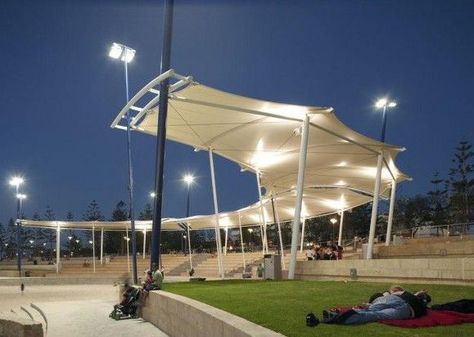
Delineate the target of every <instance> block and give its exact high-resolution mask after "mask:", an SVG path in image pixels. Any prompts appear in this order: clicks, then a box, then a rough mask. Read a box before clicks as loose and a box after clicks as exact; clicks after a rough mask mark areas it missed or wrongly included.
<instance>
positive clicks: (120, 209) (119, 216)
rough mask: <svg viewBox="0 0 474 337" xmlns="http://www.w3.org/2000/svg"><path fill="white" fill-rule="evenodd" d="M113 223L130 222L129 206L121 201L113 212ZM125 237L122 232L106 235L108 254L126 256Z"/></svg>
mask: <svg viewBox="0 0 474 337" xmlns="http://www.w3.org/2000/svg"><path fill="white" fill-rule="evenodd" d="M110 220H111V221H127V220H128V211H127V204H126V203H125V202H123V201H122V200H120V201H119V202H118V203H117V204H116V205H115V208H114V210H113V211H112V217H111V218H110ZM124 237H125V231H120V232H116V231H114V232H108V233H107V234H106V235H105V240H104V241H105V246H106V247H107V251H108V252H113V253H120V254H122V255H123V254H125V248H126V246H125V245H126V241H125V240H124V239H123V238H124Z"/></svg>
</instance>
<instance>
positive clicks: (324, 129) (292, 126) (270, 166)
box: [22, 72, 410, 230]
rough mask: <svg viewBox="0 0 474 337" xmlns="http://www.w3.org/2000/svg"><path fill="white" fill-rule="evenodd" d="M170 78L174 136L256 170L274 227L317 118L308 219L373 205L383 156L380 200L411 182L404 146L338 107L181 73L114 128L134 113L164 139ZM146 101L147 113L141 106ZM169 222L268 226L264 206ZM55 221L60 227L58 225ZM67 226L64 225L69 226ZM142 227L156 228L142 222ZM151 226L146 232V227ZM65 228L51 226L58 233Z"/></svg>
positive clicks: (166, 222)
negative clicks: (230, 87) (162, 114)
mask: <svg viewBox="0 0 474 337" xmlns="http://www.w3.org/2000/svg"><path fill="white" fill-rule="evenodd" d="M166 77H172V78H175V79H178V80H179V81H178V82H176V83H175V84H173V85H171V87H170V94H169V109H168V119H167V138H168V139H170V140H173V141H176V142H179V143H183V144H187V145H189V146H192V147H194V148H195V149H197V150H211V151H212V152H213V153H216V154H218V155H220V156H222V157H225V158H227V159H229V160H231V161H233V162H235V163H237V164H238V165H240V166H241V167H242V169H245V170H249V171H254V172H256V173H258V174H259V176H260V178H261V185H262V187H264V188H265V191H266V193H265V195H264V196H263V198H262V203H263V206H264V207H263V208H264V218H265V222H266V223H273V222H274V219H273V212H272V208H271V199H272V198H273V199H274V200H275V202H276V205H277V206H278V207H277V208H276V211H277V213H278V215H279V219H280V221H289V220H291V219H292V218H293V216H294V210H295V197H296V193H295V186H296V183H297V173H298V157H299V152H300V133H301V127H302V124H303V121H304V118H305V116H306V115H308V116H309V118H310V128H309V142H308V150H307V160H306V170H305V176H304V195H303V207H302V214H301V217H302V218H312V217H317V216H321V215H325V214H331V213H336V212H339V211H343V210H348V209H351V208H353V207H356V206H359V205H362V204H364V203H368V202H370V201H372V196H373V191H374V186H375V175H376V171H377V156H378V155H379V154H382V155H383V162H384V165H383V168H382V174H381V185H380V186H381V187H380V195H381V196H383V197H385V198H387V197H388V194H389V190H390V188H391V186H392V181H395V182H396V183H399V182H402V181H404V180H407V179H410V178H409V177H408V176H407V175H405V174H404V173H402V172H401V171H400V170H398V168H397V167H396V166H395V158H396V156H397V155H398V153H399V152H401V151H403V150H404V148H401V147H397V146H393V145H390V144H386V143H382V142H379V141H377V140H374V139H371V138H368V137H366V136H363V135H361V134H359V133H357V132H355V131H354V130H352V129H350V128H349V127H347V126H346V125H344V124H343V123H342V122H341V121H340V120H339V119H338V118H337V117H336V115H335V113H334V110H333V109H332V108H322V107H312V106H300V105H291V104H282V103H274V102H268V101H262V100H258V99H254V98H248V97H243V96H238V95H234V94H230V93H227V92H223V91H220V90H216V89H213V88H210V87H207V86H205V85H202V84H199V83H197V82H194V81H193V80H192V78H191V77H183V76H180V75H177V74H175V73H174V72H167V73H165V74H161V75H160V76H158V77H157V78H155V79H154V80H152V81H151V82H150V83H149V84H147V85H146V86H145V87H144V88H143V89H141V90H140V91H139V92H138V93H137V94H136V95H135V96H134V97H133V98H132V99H131V100H130V101H129V102H128V104H127V105H126V106H125V107H124V108H123V109H122V111H121V112H120V113H119V115H118V116H117V117H116V118H115V120H114V122H113V123H112V127H115V128H120V129H124V126H123V125H121V123H122V121H124V120H125V119H124V118H125V115H126V113H127V111H132V112H134V113H135V116H134V117H133V118H132V123H131V125H132V128H133V129H134V130H135V131H138V132H143V133H147V134H151V135H156V134H157V121H158V114H159V111H158V108H157V106H156V105H157V103H158V98H159V91H158V90H157V89H156V88H157V86H158V85H159V83H160V82H161V81H162V80H163V79H164V78H166ZM140 103H142V104H143V107H139V106H138V104H140ZM218 217H219V219H217V220H216V217H215V215H204V216H192V217H189V218H186V219H174V218H167V219H163V227H162V228H163V229H164V230H174V229H179V228H180V227H179V226H178V223H188V224H189V225H190V226H191V228H192V229H206V228H215V225H216V222H217V221H218V224H219V226H221V227H237V226H239V218H240V222H241V224H242V225H243V226H248V225H255V224H261V223H262V222H263V221H262V219H261V218H262V216H261V212H260V203H258V202H257V203H255V204H253V205H250V206H248V207H246V208H243V209H240V210H235V211H232V212H223V213H220V214H219V216H218ZM40 223H42V225H45V226H48V225H47V224H48V223H49V222H47V221H46V222H45V221H41V222H35V221H30V220H22V224H24V225H26V226H36V225H40ZM53 223H54V224H53ZM61 223H63V224H64V225H61ZM127 223H129V222H127V221H125V222H123V223H115V224H116V225H113V224H114V223H113V222H101V224H103V226H102V225H101V224H99V223H97V222H71V223H69V225H68V223H66V222H59V226H60V227H63V226H64V228H66V227H67V228H69V227H74V228H84V229H85V228H89V229H90V228H92V226H93V225H94V224H96V225H97V226H96V227H97V228H98V227H104V228H109V229H110V230H112V229H113V228H116V229H117V230H123V228H124V227H125V226H127ZM136 224H137V229H143V228H145V227H148V226H149V224H150V222H140V221H136ZM142 225H143V226H144V227H143V228H142V227H141V226H142ZM56 226H58V222H55V221H53V222H51V227H56Z"/></svg>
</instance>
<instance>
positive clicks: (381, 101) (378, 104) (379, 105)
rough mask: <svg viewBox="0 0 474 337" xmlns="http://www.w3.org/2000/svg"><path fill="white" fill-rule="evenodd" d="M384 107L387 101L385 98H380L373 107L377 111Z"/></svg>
mask: <svg viewBox="0 0 474 337" xmlns="http://www.w3.org/2000/svg"><path fill="white" fill-rule="evenodd" d="M384 106H387V99H386V98H381V99H379V100H378V101H377V102H375V107H376V108H377V109H380V108H383V107H384Z"/></svg>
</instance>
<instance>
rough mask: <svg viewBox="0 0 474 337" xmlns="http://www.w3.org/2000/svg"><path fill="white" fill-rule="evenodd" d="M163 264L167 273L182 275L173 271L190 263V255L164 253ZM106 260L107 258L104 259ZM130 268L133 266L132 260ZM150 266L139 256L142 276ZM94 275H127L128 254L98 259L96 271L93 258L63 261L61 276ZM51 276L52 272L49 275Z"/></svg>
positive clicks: (140, 274) (139, 270) (139, 269)
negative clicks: (108, 260) (102, 262)
mask: <svg viewBox="0 0 474 337" xmlns="http://www.w3.org/2000/svg"><path fill="white" fill-rule="evenodd" d="M162 259H163V262H162V265H163V266H164V269H165V273H168V275H180V274H176V273H173V272H172V271H173V270H174V269H176V268H178V267H179V266H181V265H189V262H188V261H189V257H187V256H184V255H166V254H164V255H162ZM104 260H105V259H104ZM104 262H105V261H104ZM130 268H132V265H131V261H130ZM149 268H150V259H149V258H146V259H143V258H142V257H140V256H139V257H138V258H137V269H138V275H139V277H141V276H142V275H143V273H144V272H145V270H146V269H149ZM84 275H88V276H94V277H108V278H110V277H122V276H123V277H127V276H129V273H128V263H127V257H126V256H115V257H113V258H111V259H110V262H108V263H104V264H100V261H99V260H96V271H95V273H94V267H93V263H92V260H91V259H87V258H77V259H71V260H63V261H62V269H61V273H60V276H61V277H77V276H84ZM49 276H51V274H50V275H49Z"/></svg>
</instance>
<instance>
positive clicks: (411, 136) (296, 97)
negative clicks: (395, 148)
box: [0, 0, 474, 222]
mask: <svg viewBox="0 0 474 337" xmlns="http://www.w3.org/2000/svg"><path fill="white" fill-rule="evenodd" d="M175 3H176V5H175V16H174V23H175V25H174V34H173V50H172V66H173V67H174V68H175V69H176V70H177V71H178V72H179V73H181V74H185V75H186V74H191V75H193V76H194V78H195V79H196V80H197V81H199V82H201V83H203V84H206V85H209V86H213V87H215V88H218V89H222V90H227V91H230V92H233V93H236V94H240V95H245V96H252V97H257V98H261V99H266V100H273V101H278V102H289V103H299V104H305V105H319V106H332V107H334V108H335V109H336V114H337V115H338V117H339V118H340V119H341V120H342V121H343V122H344V123H346V124H347V125H348V126H350V127H351V128H353V129H355V130H357V131H359V132H361V133H363V134H365V135H368V136H371V137H373V138H379V137H380V130H381V115H380V113H379V112H376V111H375V110H374V109H373V107H372V106H373V103H374V101H375V100H376V99H377V98H378V97H380V96H384V95H389V96H390V97H391V98H393V99H395V100H397V101H398V103H399V106H398V108H397V109H395V110H393V111H391V112H390V114H389V116H388V129H387V142H389V143H393V144H396V145H400V146H405V147H406V148H407V151H406V152H405V153H402V154H401V155H400V156H399V160H398V166H399V168H400V169H402V170H403V171H404V172H406V173H407V174H409V175H411V176H412V177H413V178H414V180H413V182H408V183H404V184H402V185H401V186H400V192H399V193H401V194H403V195H414V194H417V193H425V192H427V191H428V190H429V189H430V180H431V178H432V176H433V173H434V172H435V171H439V172H440V175H441V176H446V174H447V172H448V168H449V167H450V165H451V158H452V157H453V153H454V148H455V146H456V145H457V143H458V142H459V141H460V140H462V139H466V140H468V141H470V142H473V140H474V117H473V113H474V104H473V102H474V99H473V94H474V20H472V14H473V13H474V2H473V1H468V0H466V1H453V0H451V1H421V0H418V1H412V0H407V1H401V0H400V1H375V0H373V1H356V0H347V1H342V0H339V1H256V0H253V1H217V0H215V1H179V0H176V1H175ZM162 9H163V7H162V1H79V0H77V1H65V0H62V1H59V0H58V1H47V0H42V1H33V0H31V1H23V0H3V1H1V2H0V46H1V53H0V61H1V62H0V64H1V66H0V81H1V82H0V85H1V90H0V102H1V108H0V109H1V116H2V122H1V125H2V128H1V132H0V144H1V147H0V158H1V165H0V181H2V184H0V221H1V222H6V221H7V220H8V218H9V217H14V215H15V200H14V193H13V190H12V189H11V187H10V186H9V185H8V178H9V177H10V176H11V175H14V174H16V173H18V174H21V175H23V176H24V177H25V178H26V179H27V182H26V185H25V193H27V194H28V196H29V198H28V200H26V202H25V215H26V216H27V217H31V215H32V214H33V212H35V211H37V212H39V213H40V215H43V213H44V209H45V207H46V205H50V206H51V207H52V208H53V209H54V211H55V213H56V216H57V218H58V219H64V218H65V216H66V213H67V211H68V210H71V211H72V212H73V213H74V215H75V217H76V218H77V219H80V218H81V217H82V215H83V213H84V212H85V210H86V208H87V205H88V204H89V202H90V201H91V200H92V199H96V200H97V201H98V202H99V205H100V206H101V209H102V211H103V213H104V215H105V216H106V217H107V218H109V217H110V214H111V210H112V208H113V207H114V205H115V204H116V203H117V201H119V200H120V199H123V200H125V201H126V200H127V190H126V184H127V168H126V151H125V141H126V138H125V133H124V132H122V131H119V130H112V129H110V128H109V125H110V123H111V121H112V120H113V118H114V117H115V116H116V115H117V113H118V111H119V110H120V109H121V107H122V106H123V105H124V103H125V88H124V74H123V68H122V66H121V64H120V63H118V62H114V61H113V60H111V59H110V58H108V56H107V53H108V48H109V46H110V44H111V43H112V42H114V41H116V42H121V43H124V44H126V45H129V46H131V47H133V48H135V49H136V50H137V55H136V58H135V60H134V61H133V63H132V64H130V68H129V71H130V87H131V90H130V91H131V94H132V95H133V94H134V93H135V92H136V91H137V90H138V89H140V88H141V87H142V86H143V85H144V84H145V83H147V82H148V81H149V80H150V79H152V78H153V77H154V76H156V75H157V74H158V72H159V66H160V53H161V40H162V14H163V11H162ZM133 146H134V161H135V177H136V179H135V180H136V193H135V194H136V208H137V209H138V210H141V209H142V208H143V205H144V204H145V203H146V202H147V201H149V197H148V193H149V191H150V190H151V189H152V186H153V182H154V178H153V173H154V153H155V138H153V137H149V136H146V135H142V134H135V135H134V136H133ZM166 156H167V166H166V173H165V184H166V185H165V197H164V215H165V216H183V215H184V213H185V187H184V185H183V184H182V182H181V181H180V179H181V176H182V175H183V174H184V173H186V172H192V173H194V174H195V175H197V176H198V177H199V180H198V185H197V186H196V187H195V188H194V189H193V191H192V196H191V213H192V214H207V213H210V212H212V197H211V188H210V173H209V165H208V161H207V160H208V158H207V155H206V153H194V152H193V150H192V149H191V148H188V147H186V146H182V145H178V144H175V143H168V147H167V154H166ZM216 171H217V185H218V194H219V197H220V200H219V202H220V204H219V206H220V209H221V210H231V209H235V208H238V207H242V206H245V205H247V204H249V203H251V202H254V201H256V198H257V189H256V181H255V177H254V176H253V175H251V174H248V173H240V172H239V168H238V167H237V165H234V164H232V163H229V162H226V161H225V160H223V159H217V162H216Z"/></svg>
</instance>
